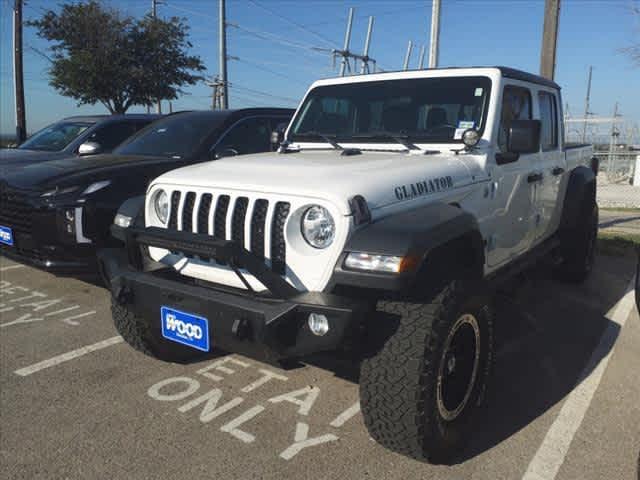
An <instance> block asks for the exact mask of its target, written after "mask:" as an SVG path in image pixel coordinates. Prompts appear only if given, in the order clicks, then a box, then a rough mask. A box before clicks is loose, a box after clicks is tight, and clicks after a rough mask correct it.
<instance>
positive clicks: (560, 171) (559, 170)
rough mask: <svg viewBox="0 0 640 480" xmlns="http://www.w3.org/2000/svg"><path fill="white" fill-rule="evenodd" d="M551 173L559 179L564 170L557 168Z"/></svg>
mask: <svg viewBox="0 0 640 480" xmlns="http://www.w3.org/2000/svg"><path fill="white" fill-rule="evenodd" d="M551 173H553V174H554V175H555V176H556V177H557V176H558V175H562V174H563V173H564V168H562V167H555V168H554V169H553V170H551Z"/></svg>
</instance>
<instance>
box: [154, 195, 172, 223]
mask: <svg viewBox="0 0 640 480" xmlns="http://www.w3.org/2000/svg"><path fill="white" fill-rule="evenodd" d="M153 208H154V210H155V211H156V215H157V216H158V220H160V222H161V223H163V224H166V223H167V220H168V219H169V195H167V192H165V191H164V190H162V189H161V190H158V191H157V192H156V193H155V195H154V196H153Z"/></svg>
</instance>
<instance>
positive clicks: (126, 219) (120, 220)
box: [113, 213, 133, 228]
mask: <svg viewBox="0 0 640 480" xmlns="http://www.w3.org/2000/svg"><path fill="white" fill-rule="evenodd" d="M131 220H133V219H132V218H131V217H130V216H128V215H123V214H122V213H118V214H117V215H116V218H115V219H114V220H113V223H115V224H116V225H117V226H119V227H122V228H127V227H129V226H130V225H131Z"/></svg>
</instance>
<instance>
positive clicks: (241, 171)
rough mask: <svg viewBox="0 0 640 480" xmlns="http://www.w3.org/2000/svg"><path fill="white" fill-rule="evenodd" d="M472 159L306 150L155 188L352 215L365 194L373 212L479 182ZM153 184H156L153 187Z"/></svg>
mask: <svg viewBox="0 0 640 480" xmlns="http://www.w3.org/2000/svg"><path fill="white" fill-rule="evenodd" d="M479 163H481V162H479V161H478V158H477V157H476V158H475V159H474V158H473V157H472V156H470V155H454V154H453V153H450V154H421V153H410V154H409V153H405V152H372V151H363V152H362V154H360V155H351V156H342V155H341V152H340V151H339V150H336V151H331V150H317V151H313V150H306V151H302V152H292V153H286V154H280V153H263V154H256V155H244V156H238V157H227V158H223V159H220V160H215V161H211V162H206V163H200V164H197V165H192V166H188V167H184V168H180V169H177V170H173V171H171V172H168V173H166V174H164V175H162V176H160V177H158V178H156V179H155V180H154V182H153V185H159V184H162V185H176V186H178V185H180V186H187V187H203V188H212V189H230V190H242V191H252V192H262V193H265V194H268V193H270V194H281V195H294V196H303V197H307V198H320V199H324V200H328V201H330V202H332V203H333V204H334V205H335V206H336V207H337V208H339V209H340V211H341V212H342V213H343V214H344V215H349V214H350V213H351V212H350V207H349V203H348V202H349V199H350V198H352V197H353V196H354V195H362V196H363V197H364V198H365V199H366V200H367V203H368V205H369V208H370V209H371V210H372V211H375V210H376V209H379V208H382V207H386V206H389V205H391V204H395V203H399V202H403V201H410V200H412V199H417V198H421V199H424V200H426V198H428V197H433V199H434V200H435V199H437V198H440V197H442V196H443V195H446V194H447V192H449V193H451V191H452V190H456V189H458V188H461V187H464V186H467V185H469V184H471V183H475V182H477V181H480V180H481V179H480V178H479V177H478V176H479V175H481V170H480V169H479V167H478V165H479ZM153 185H152V186H153Z"/></svg>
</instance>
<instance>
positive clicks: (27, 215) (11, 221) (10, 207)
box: [0, 186, 34, 235]
mask: <svg viewBox="0 0 640 480" xmlns="http://www.w3.org/2000/svg"><path fill="white" fill-rule="evenodd" d="M33 213H34V209H33V207H32V206H31V205H30V204H29V202H28V199H27V196H26V195H25V194H24V193H20V192H16V191H14V190H10V189H8V188H6V187H4V186H2V187H0V225H4V226H5V227H10V228H11V229H12V230H13V231H14V232H18V233H24V234H28V235H30V234H31V233H32V226H33V223H32V222H33Z"/></svg>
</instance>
